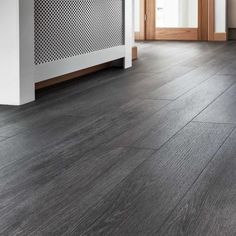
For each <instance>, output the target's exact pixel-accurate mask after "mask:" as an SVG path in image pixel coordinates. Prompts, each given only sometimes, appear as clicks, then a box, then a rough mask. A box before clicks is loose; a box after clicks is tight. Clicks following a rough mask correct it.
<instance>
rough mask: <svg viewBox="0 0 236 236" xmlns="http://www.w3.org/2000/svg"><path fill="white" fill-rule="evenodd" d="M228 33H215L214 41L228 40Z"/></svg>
mask: <svg viewBox="0 0 236 236" xmlns="http://www.w3.org/2000/svg"><path fill="white" fill-rule="evenodd" d="M227 38H228V37H227V33H214V41H227Z"/></svg>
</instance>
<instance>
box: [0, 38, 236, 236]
mask: <svg viewBox="0 0 236 236" xmlns="http://www.w3.org/2000/svg"><path fill="white" fill-rule="evenodd" d="M138 47H139V50H140V59H139V60H137V61H135V62H134V66H133V68H131V69H128V70H121V69H119V68H109V69H106V70H103V71H100V72H96V73H94V74H90V75H86V76H84V77H83V79H80V80H73V81H68V82H66V83H62V84H58V85H57V86H53V87H50V88H47V89H42V90H39V91H37V93H36V94H37V98H38V99H37V100H36V102H34V103H30V104H27V105H24V106H22V107H9V106H0V137H3V138H4V140H1V141H0V235H4V236H5V235H23V236H24V235H26V236H28V235H33V236H34V235H109V236H110V235H119V236H120V235H122V236H123V235H131V236H133V235H141V236H143V235H144V236H146V235H159V233H163V234H164V235H165V232H170V235H171V233H172V232H173V231H165V232H163V231H162V229H166V227H165V223H168V225H169V221H168V219H169V217H170V216H171V213H174V212H175V209H176V208H177V207H178V205H179V203H181V201H182V200H183V199H184V198H185V197H186V196H187V195H188V193H189V192H190V191H191V190H192V189H194V188H195V183H196V182H198V181H200V179H199V176H202V175H201V173H202V172H205V171H206V173H207V172H208V171H207V170H208V168H207V169H206V167H207V166H208V164H209V163H212V161H213V160H215V158H213V157H214V153H215V152H216V151H217V150H218V149H219V148H220V147H221V145H222V144H223V143H224V141H225V139H226V138H227V137H228V136H229V135H230V133H231V131H232V130H233V128H234V127H235V126H236V124H235V123H233V124H218V123H212V122H211V121H209V123H208V122H202V121H201V122H199V121H198V122H197V121H195V122H191V120H192V119H193V118H194V117H195V116H196V115H197V114H201V113H202V114H205V112H207V111H209V109H210V108H213V107H214V109H210V110H211V111H213V113H212V114H214V116H219V117H223V118H224V119H225V118H230V119H234V110H235V109H234V101H235V99H234V97H235V91H234V90H235V76H234V75H235V71H234V67H235V66H234V65H235V61H236V54H235V49H236V43H235V42H227V43H218V42H216V43H208V42H202V43H197V42H163V41H161V42H148V43H147V42H146V43H139V44H138ZM157 98H159V99H157ZM163 98H164V99H163ZM216 104H218V105H216ZM223 105H224V107H223ZM218 110H219V111H218ZM220 111H223V113H224V114H221V113H222V112H220ZM218 114H219V115H218ZM199 117H200V116H199ZM5 136H6V137H7V139H5ZM121 138H122V139H123V140H122V139H121ZM229 139H230V140H232V142H231V141H230V143H229V142H228V141H229ZM234 140H236V132H234V133H232V134H231V135H230V137H229V138H228V139H227V141H226V143H228V145H229V147H228V146H227V148H226V149H227V150H232V153H234V149H232V147H230V146H231V145H232V146H235V145H234V144H235V142H234ZM117 141H119V142H117ZM132 146H134V147H132ZM226 155H227V153H226ZM221 160H223V158H220V162H219V163H221ZM214 166H215V165H214ZM219 166H220V164H219ZM222 166H224V163H222ZM225 168H226V170H227V168H229V167H225ZM232 168H234V167H233V165H232ZM209 174H210V173H208V174H207V175H208V176H209ZM217 176H220V177H219V178H222V179H227V178H228V177H227V176H228V175H227V171H222V172H220V174H217ZM217 181H218V177H217ZM227 181H229V180H228V179H227ZM200 182H201V181H200ZM205 182H206V179H204V181H203V182H201V184H204V183H205ZM213 182H214V176H213ZM222 183H223V182H222ZM229 183H230V185H229V184H228V185H227V184H226V186H227V189H224V188H222V191H225V193H226V195H224V196H223V194H221V193H220V192H217V191H218V190H217V191H213V192H212V193H211V192H209V193H210V194H217V193H219V195H221V196H222V197H220V198H219V199H220V200H219V202H218V203H220V204H218V205H220V206H221V209H226V210H227V211H226V212H229V217H228V218H227V215H226V213H225V211H223V212H221V211H220V210H219V211H218V213H217V211H216V210H214V213H216V217H215V218H214V217H213V216H212V212H213V211H209V214H208V212H207V211H204V216H203V219H206V218H209V219H210V220H208V223H207V230H208V231H206V232H207V234H206V235H211V232H212V233H213V235H215V229H214V227H215V223H214V222H219V219H221V218H220V217H219V213H222V216H223V217H224V219H223V220H222V224H221V225H222V227H223V228H222V229H219V232H222V234H223V233H227V234H229V235H234V233H235V231H234V227H233V226H232V225H233V223H234V215H233V213H232V211H230V210H229V204H228V202H229V199H230V196H233V191H234V185H233V184H231V182H230V181H229ZM231 186H232V188H231ZM210 191H211V190H210ZM227 193H229V196H228V194H227ZM191 196H192V195H191ZM191 196H190V198H189V199H188V201H191V200H193V201H194V202H197V204H198V205H199V206H203V205H204V203H205V200H204V201H202V198H201V196H199V195H196V198H191ZM209 196H210V195H209ZM203 199H204V198H203ZM221 199H223V200H222V201H221ZM224 199H226V201H224ZM211 203H213V204H214V202H213V201H212V202H211V201H210V202H207V204H208V205H213V204H211ZM180 206H182V205H181V204H180ZM230 206H231V208H232V209H233V210H234V207H235V206H234V201H231V202H230ZM196 209H198V208H197V207H196ZM207 209H208V206H207ZM181 212H182V210H181ZM200 214H201V213H200ZM180 217H181V216H180ZM204 217H205V218H204ZM195 219H196V218H195V216H194V218H192V219H191V222H192V223H191V225H192V229H191V226H189V227H187V226H186V224H187V223H188V222H187V223H184V225H185V226H184V229H186V232H187V233H186V234H185V235H188V233H189V232H194V233H195V232H196V235H197V233H198V232H197V229H196V228H195V225H196V224H199V222H198V219H197V220H195ZM211 219H212V220H211ZM231 219H233V221H230V220H231ZM214 220H215V221H214ZM181 222H183V221H181ZM181 222H178V223H176V224H177V225H175V226H174V224H173V222H172V221H171V225H173V228H174V229H178V227H180V228H181V229H182V227H183V226H182V224H181ZM230 222H233V223H230ZM200 223H201V222H200ZM227 224H228V226H229V227H228V228H227V229H226V225H227ZM199 225H201V224H199ZM162 227H163V228H162ZM175 227H176V228H175ZM201 227H204V224H202V225H201ZM167 228H168V227H167ZM159 229H160V230H161V231H158V232H157V230H159ZM177 232H179V231H177ZM183 232H185V231H183ZM202 232H203V231H202V228H199V235H202ZM167 235H168V234H167ZM177 235H178V234H177ZM180 235H181V234H180ZM193 235H194V234H193ZM203 235H204V233H203Z"/></svg>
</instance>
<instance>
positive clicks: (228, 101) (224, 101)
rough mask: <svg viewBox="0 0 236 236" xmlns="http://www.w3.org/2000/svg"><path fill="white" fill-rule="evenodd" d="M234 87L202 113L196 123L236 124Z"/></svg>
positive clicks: (235, 88) (235, 89)
mask: <svg viewBox="0 0 236 236" xmlns="http://www.w3.org/2000/svg"><path fill="white" fill-rule="evenodd" d="M235 94H236V86H235V85H234V86H233V87H232V88H230V89H229V90H228V91H227V92H226V93H224V94H223V95H222V96H221V97H219V98H218V99H217V100H216V101H215V102H214V103H213V104H212V105H211V106H209V107H208V108H207V109H206V110H205V111H204V112H202V113H201V114H200V115H199V116H198V117H196V119H195V120H196V121H204V122H216V123H234V124H236V109H235V107H236V97H235Z"/></svg>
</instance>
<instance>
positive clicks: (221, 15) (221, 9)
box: [215, 0, 226, 33]
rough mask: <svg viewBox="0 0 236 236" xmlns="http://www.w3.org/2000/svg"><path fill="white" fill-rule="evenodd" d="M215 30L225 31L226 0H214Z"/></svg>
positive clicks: (217, 31) (218, 31)
mask: <svg viewBox="0 0 236 236" xmlns="http://www.w3.org/2000/svg"><path fill="white" fill-rule="evenodd" d="M215 32H216V33H225V32H226V0H215Z"/></svg>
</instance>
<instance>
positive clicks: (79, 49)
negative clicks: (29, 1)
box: [34, 0, 125, 65]
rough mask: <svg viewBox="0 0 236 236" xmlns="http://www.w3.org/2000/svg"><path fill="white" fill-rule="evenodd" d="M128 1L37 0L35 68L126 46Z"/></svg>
mask: <svg viewBox="0 0 236 236" xmlns="http://www.w3.org/2000/svg"><path fill="white" fill-rule="evenodd" d="M124 1H125V0H35V4H34V18H35V19H34V21H35V23H34V24H35V25H34V31H35V32H34V34H35V36H34V37H35V42H34V62H35V65H39V64H43V63H47V62H53V61H57V60H62V59H66V58H69V57H74V56H78V55H82V54H87V53H91V52H95V51H98V50H102V49H107V48H112V47H116V46H121V45H124V15H123V13H124Z"/></svg>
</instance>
